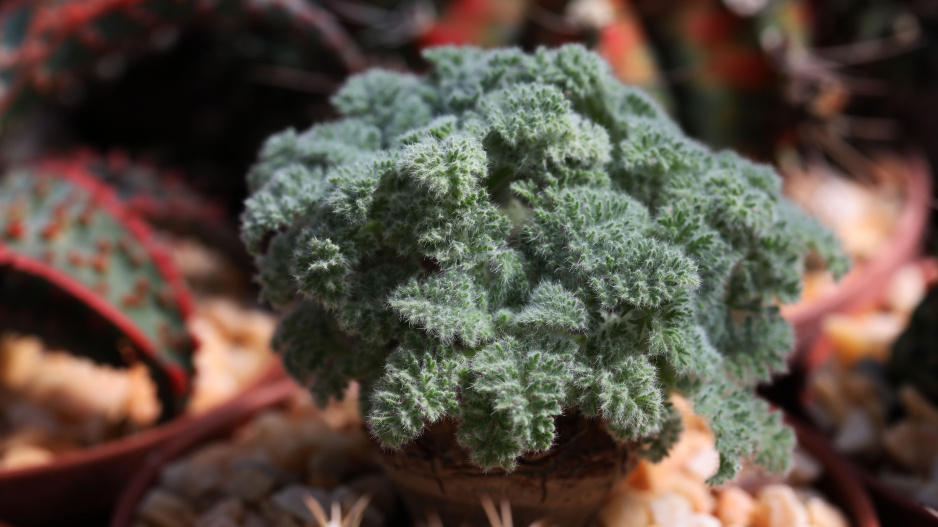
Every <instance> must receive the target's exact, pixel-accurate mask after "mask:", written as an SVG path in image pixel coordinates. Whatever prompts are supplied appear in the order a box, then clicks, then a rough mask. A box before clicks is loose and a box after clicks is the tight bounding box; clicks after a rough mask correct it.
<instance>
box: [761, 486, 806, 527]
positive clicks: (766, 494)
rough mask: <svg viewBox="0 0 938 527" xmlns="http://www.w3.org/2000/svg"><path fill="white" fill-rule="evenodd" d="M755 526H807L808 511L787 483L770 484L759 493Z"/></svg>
mask: <svg viewBox="0 0 938 527" xmlns="http://www.w3.org/2000/svg"><path fill="white" fill-rule="evenodd" d="M753 512H754V514H753V520H754V521H753V525H754V527H807V526H808V511H807V510H806V509H805V507H804V505H802V504H801V501H800V500H799V499H798V496H797V495H795V491H794V490H792V488H791V487H789V486H787V485H768V486H766V487H765V488H763V489H762V491H761V492H760V493H759V497H758V499H757V501H756V506H755V509H754V511H753Z"/></svg>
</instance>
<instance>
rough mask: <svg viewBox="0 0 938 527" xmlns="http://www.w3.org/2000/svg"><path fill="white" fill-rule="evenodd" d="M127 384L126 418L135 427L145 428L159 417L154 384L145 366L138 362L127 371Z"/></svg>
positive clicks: (158, 405)
mask: <svg viewBox="0 0 938 527" xmlns="http://www.w3.org/2000/svg"><path fill="white" fill-rule="evenodd" d="M127 380H128V383H129V388H128V393H127V407H126V412H127V418H128V419H129V420H130V422H131V423H134V424H135V425H137V426H147V425H151V424H153V423H155V422H156V420H157V419H159V417H160V400H159V397H157V393H156V383H154V382H153V379H152V378H151V377H150V372H149V370H147V367H146V365H144V364H143V363H142V362H138V363H136V364H134V365H133V366H131V367H130V368H129V369H128V371H127Z"/></svg>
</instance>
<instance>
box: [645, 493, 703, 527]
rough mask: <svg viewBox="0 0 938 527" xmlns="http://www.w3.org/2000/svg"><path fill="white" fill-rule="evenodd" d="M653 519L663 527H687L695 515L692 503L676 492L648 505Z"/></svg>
mask: <svg viewBox="0 0 938 527" xmlns="http://www.w3.org/2000/svg"><path fill="white" fill-rule="evenodd" d="M648 508H649V509H650V510H651V518H652V520H653V521H654V522H655V524H657V525H660V526H661V527H686V526H687V523H688V522H689V521H690V518H691V515H692V514H693V508H692V507H691V503H690V502H689V501H687V499H686V498H684V497H683V496H681V495H680V494H677V493H675V492H667V493H665V494H662V495H661V496H659V497H657V498H655V499H653V500H651V502H649V504H648Z"/></svg>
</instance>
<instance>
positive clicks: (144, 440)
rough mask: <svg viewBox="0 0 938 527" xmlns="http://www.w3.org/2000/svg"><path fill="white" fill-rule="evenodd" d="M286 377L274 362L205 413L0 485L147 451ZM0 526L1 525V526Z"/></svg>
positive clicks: (22, 472)
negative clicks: (239, 389) (242, 387)
mask: <svg viewBox="0 0 938 527" xmlns="http://www.w3.org/2000/svg"><path fill="white" fill-rule="evenodd" d="M285 377H286V373H285V372H284V371H283V367H282V366H281V364H280V361H279V360H274V361H272V363H271V366H270V367H269V368H268V370H267V371H266V372H265V373H264V374H263V375H261V376H260V377H259V378H258V379H257V380H255V381H254V382H253V383H251V384H250V385H248V386H247V387H246V388H245V389H243V390H241V391H240V392H238V393H236V394H234V395H233V396H232V397H231V398H229V399H228V400H227V401H224V402H222V403H221V404H220V405H218V406H216V407H214V408H211V409H209V410H207V411H206V412H204V413H201V414H195V415H192V414H186V415H182V416H180V417H177V418H175V419H172V420H170V421H167V422H165V423H163V424H160V425H157V426H154V427H152V428H147V429H146V430H142V431H140V432H137V433H134V434H131V435H128V436H125V437H121V438H118V439H114V440H112V441H106V442H104V443H100V444H97V445H93V446H91V447H89V448H85V449H81V450H76V451H73V452H68V453H65V454H61V455H58V456H55V458H54V459H53V460H52V461H51V462H50V463H46V464H44V465H38V466H34V467H24V468H19V469H9V470H4V471H0V483H3V484H10V483H13V482H16V481H17V480H20V479H34V478H43V477H53V476H55V474H56V473H57V472H59V471H62V470H65V469H78V468H80V467H82V466H83V465H88V466H92V465H94V464H95V463H98V462H100V461H102V460H106V459H108V458H113V457H118V456H121V455H124V454H128V453H130V452H135V451H139V450H149V449H151V448H154V447H157V446H158V445H160V444H162V443H164V442H166V441H167V440H169V438H172V437H174V436H177V435H180V434H184V433H186V431H187V430H189V429H197V428H198V427H199V425H200V422H201V421H204V420H213V419H215V418H216V417H215V416H216V414H220V413H225V412H227V411H228V407H230V406H236V405H237V404H238V401H239V400H240V399H242V398H245V397H250V396H251V394H252V393H253V392H254V391H257V390H262V389H263V387H264V386H266V385H268V384H272V383H277V382H279V381H280V380H281V379H283V378H285ZM0 527H3V526H2V525H0Z"/></svg>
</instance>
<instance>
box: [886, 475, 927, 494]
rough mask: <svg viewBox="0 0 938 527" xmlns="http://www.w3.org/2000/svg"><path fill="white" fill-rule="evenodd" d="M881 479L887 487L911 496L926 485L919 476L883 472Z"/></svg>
mask: <svg viewBox="0 0 938 527" xmlns="http://www.w3.org/2000/svg"><path fill="white" fill-rule="evenodd" d="M879 479H880V481H882V482H883V483H885V484H886V485H887V486H889V487H892V488H893V489H895V490H897V491H899V492H901V493H903V494H909V495H912V494H915V493H916V492H917V491H918V489H919V488H921V487H923V486H924V485H925V484H926V482H925V480H924V479H922V478H920V477H918V476H914V475H910V474H908V473H897V472H892V471H884V472H881V473H880V474H879Z"/></svg>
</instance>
